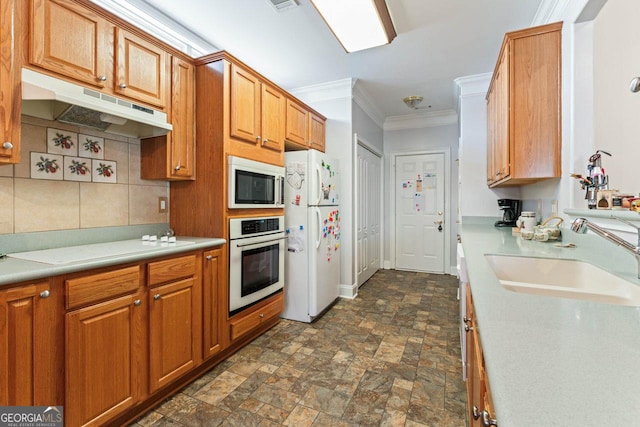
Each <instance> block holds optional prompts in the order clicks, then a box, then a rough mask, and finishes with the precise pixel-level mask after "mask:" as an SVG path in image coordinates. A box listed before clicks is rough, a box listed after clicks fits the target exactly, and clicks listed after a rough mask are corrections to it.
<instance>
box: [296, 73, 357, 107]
mask: <svg viewBox="0 0 640 427" xmlns="http://www.w3.org/2000/svg"><path fill="white" fill-rule="evenodd" d="M353 84H354V79H352V78H347V79H342V80H336V81H333V82H326V83H319V84H315V85H310V86H303V87H299V88H296V89H291V90H289V91H288V92H289V93H290V94H291V95H293V96H295V97H296V98H299V99H300V100H301V101H304V102H306V103H307V104H313V103H315V102H326V101H332V100H334V99H342V98H349V99H351V93H352V88H353Z"/></svg>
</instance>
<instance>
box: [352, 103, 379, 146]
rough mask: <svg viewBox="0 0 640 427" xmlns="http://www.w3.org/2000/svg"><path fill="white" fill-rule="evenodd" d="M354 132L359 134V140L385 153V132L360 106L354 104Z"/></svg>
mask: <svg viewBox="0 0 640 427" xmlns="http://www.w3.org/2000/svg"><path fill="white" fill-rule="evenodd" d="M353 132H355V133H357V134H358V138H360V139H362V140H364V141H367V143H369V144H371V145H372V146H373V147H375V148H376V149H377V150H378V151H379V152H380V153H382V152H383V150H384V149H383V146H384V144H383V131H382V127H380V126H378V124H377V123H376V122H374V121H373V120H372V119H371V117H369V115H368V114H367V113H366V112H365V111H364V110H363V109H362V108H361V107H360V105H358V103H357V102H355V101H354V102H353Z"/></svg>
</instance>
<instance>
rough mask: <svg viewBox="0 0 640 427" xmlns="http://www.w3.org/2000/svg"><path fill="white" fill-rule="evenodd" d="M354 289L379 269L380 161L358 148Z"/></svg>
mask: <svg viewBox="0 0 640 427" xmlns="http://www.w3.org/2000/svg"><path fill="white" fill-rule="evenodd" d="M356 181H357V182H356V185H357V195H356V197H357V201H356V216H357V217H356V227H357V230H358V231H357V237H356V239H357V242H356V253H357V276H358V286H361V285H362V284H363V283H364V282H366V281H367V280H369V278H370V277H371V276H373V274H374V273H375V272H376V271H378V269H379V268H380V262H381V261H380V259H381V246H382V235H381V229H382V215H381V210H382V206H381V200H382V158H381V156H380V155H378V154H376V153H373V152H372V151H371V150H369V149H367V148H366V147H365V146H363V145H361V144H358V149H357V164H356Z"/></svg>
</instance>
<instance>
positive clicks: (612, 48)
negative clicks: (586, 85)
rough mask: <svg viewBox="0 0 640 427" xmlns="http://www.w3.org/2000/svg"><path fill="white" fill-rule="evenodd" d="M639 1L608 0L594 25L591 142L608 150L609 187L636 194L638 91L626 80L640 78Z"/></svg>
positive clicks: (639, 119)
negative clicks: (634, 90) (632, 89)
mask: <svg viewBox="0 0 640 427" xmlns="http://www.w3.org/2000/svg"><path fill="white" fill-rule="evenodd" d="M639 6H640V4H639V2H638V0H609V1H608V2H607V3H606V4H605V5H604V7H603V8H602V10H601V11H600V13H599V14H598V16H597V17H596V19H595V20H594V23H593V25H594V28H593V32H594V33H593V66H594V67H593V73H594V74H593V77H594V113H595V114H594V118H595V120H594V132H595V138H594V146H595V148H596V149H602V150H605V151H609V152H610V153H611V154H612V155H613V156H612V157H603V161H602V164H603V166H604V168H605V170H606V172H607V174H608V175H609V182H610V185H609V188H611V189H618V190H621V191H624V192H630V193H635V194H638V191H640V180H639V179H638V160H640V156H638V153H639V152H640V149H639V148H638V147H639V146H640V93H632V92H631V91H630V90H629V82H630V81H631V79H632V78H633V77H637V76H640V53H639V52H640V23H639V22H638V12H639V11H640V8H639Z"/></svg>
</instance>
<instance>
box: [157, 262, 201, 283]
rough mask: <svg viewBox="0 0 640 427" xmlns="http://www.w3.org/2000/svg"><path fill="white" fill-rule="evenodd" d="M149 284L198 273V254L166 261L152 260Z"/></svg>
mask: <svg viewBox="0 0 640 427" xmlns="http://www.w3.org/2000/svg"><path fill="white" fill-rule="evenodd" d="M147 268H148V270H147V273H148V278H147V282H148V284H149V286H155V285H158V284H160V283H165V282H169V281H172V280H176V279H181V278H183V277H189V276H194V275H195V274H196V256H195V255H188V256H183V257H180V258H171V259H167V260H164V261H157V262H150V263H149V265H148V267H147Z"/></svg>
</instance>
